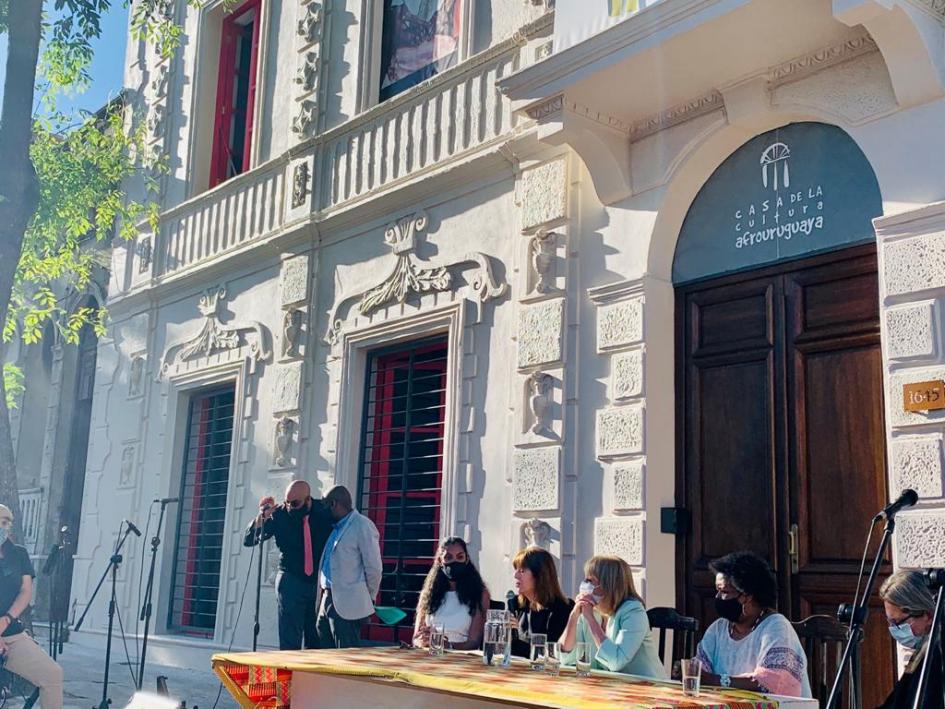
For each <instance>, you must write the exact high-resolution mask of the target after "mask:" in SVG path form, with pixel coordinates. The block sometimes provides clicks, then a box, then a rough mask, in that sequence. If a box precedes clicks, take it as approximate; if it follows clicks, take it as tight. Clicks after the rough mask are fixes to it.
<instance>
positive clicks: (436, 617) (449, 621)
mask: <svg viewBox="0 0 945 709" xmlns="http://www.w3.org/2000/svg"><path fill="white" fill-rule="evenodd" d="M426 620H427V625H430V626H434V625H442V626H443V629H444V630H445V631H446V639H447V640H448V641H449V642H451V643H464V642H466V641H467V640H468V639H469V626H470V625H472V614H470V612H469V606H467V605H465V604H463V603H461V602H460V600H459V596H458V595H457V594H456V591H447V592H446V596H445V597H444V598H443V602H442V603H441V604H440V607H439V608H437V609H436V612H435V613H427V618H426Z"/></svg>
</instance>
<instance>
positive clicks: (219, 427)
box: [168, 387, 235, 637]
mask: <svg viewBox="0 0 945 709" xmlns="http://www.w3.org/2000/svg"><path fill="white" fill-rule="evenodd" d="M234 401H235V397H234V391H233V388H232V387H229V388H227V389H217V390H215V391H211V392H205V393H201V394H197V395H195V396H194V397H193V398H192V399H191V401H190V412H189V416H188V424H187V438H186V446H187V447H186V448H185V450H184V468H183V475H182V476H181V489H180V503H179V508H180V509H179V512H178V518H177V546H176V550H175V554H174V570H173V573H172V576H171V578H172V579H173V582H174V588H173V596H172V598H171V605H170V618H169V619H168V626H169V628H170V629H171V630H173V631H176V632H179V633H183V634H186V635H199V636H205V637H212V636H213V629H214V624H215V622H216V616H217V598H218V596H219V593H220V559H221V557H222V550H223V535H224V526H223V525H224V517H225V515H226V492H227V486H228V483H229V479H230V449H231V445H232V442H233V407H234Z"/></svg>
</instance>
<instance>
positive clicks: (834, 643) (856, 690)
mask: <svg viewBox="0 0 945 709" xmlns="http://www.w3.org/2000/svg"><path fill="white" fill-rule="evenodd" d="M793 626H794V630H795V631H796V632H797V636H798V637H799V638H800V640H801V645H803V646H804V654H805V655H807V674H808V677H809V678H810V688H811V692H812V693H813V695H814V699H817V700H819V701H820V702H821V703H824V702H826V701H827V698H828V697H829V696H830V689H831V687H832V686H833V681H834V677H835V676H836V673H837V667H838V666H839V664H840V658H841V657H843V647H844V644H845V643H846V639H847V627H846V626H845V625H843V623H841V622H840V621H839V620H837V619H836V618H834V617H833V616H829V615H812V616H810V617H808V618H805V619H804V620H802V621H799V622H797V623H793ZM859 698H860V657H859V653H858V652H857V650H856V647H854V651H853V655H852V657H851V662H850V666H849V668H848V669H847V676H846V681H844V682H843V684H842V685H841V695H840V697H839V701H838V702H837V704H836V706H838V707H842V706H844V705H846V706H848V707H851V708H852V707H857V706H859V705H860V701H859Z"/></svg>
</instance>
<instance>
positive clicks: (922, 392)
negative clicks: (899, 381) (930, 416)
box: [902, 381, 945, 411]
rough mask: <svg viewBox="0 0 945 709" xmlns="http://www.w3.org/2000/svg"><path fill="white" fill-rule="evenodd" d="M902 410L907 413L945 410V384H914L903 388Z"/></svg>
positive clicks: (940, 382) (939, 382)
mask: <svg viewBox="0 0 945 709" xmlns="http://www.w3.org/2000/svg"><path fill="white" fill-rule="evenodd" d="M902 408H903V409H904V410H905V411H934V410H936V409H945V382H943V381H931V382H914V383H912V384H904V385H903V386H902Z"/></svg>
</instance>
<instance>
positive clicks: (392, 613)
mask: <svg viewBox="0 0 945 709" xmlns="http://www.w3.org/2000/svg"><path fill="white" fill-rule="evenodd" d="M374 612H375V613H376V614H377V617H378V618H380V619H381V622H382V623H383V624H384V625H397V624H398V623H399V622H400V621H402V620H403V619H404V618H406V617H407V614H406V613H404V612H403V611H402V610H400V608H394V607H393V606H374Z"/></svg>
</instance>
